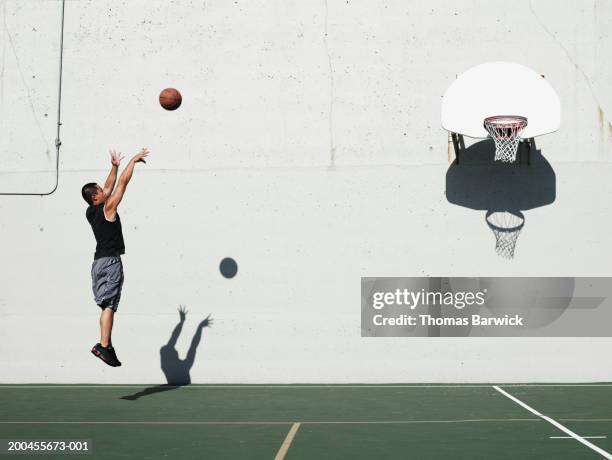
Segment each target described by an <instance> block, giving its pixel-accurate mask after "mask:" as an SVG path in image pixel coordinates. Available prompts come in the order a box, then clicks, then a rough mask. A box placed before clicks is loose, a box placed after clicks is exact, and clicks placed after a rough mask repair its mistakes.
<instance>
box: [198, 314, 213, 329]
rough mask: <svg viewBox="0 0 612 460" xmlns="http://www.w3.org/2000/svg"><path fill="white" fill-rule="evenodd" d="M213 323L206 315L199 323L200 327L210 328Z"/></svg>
mask: <svg viewBox="0 0 612 460" xmlns="http://www.w3.org/2000/svg"><path fill="white" fill-rule="evenodd" d="M212 323H213V319H212V318H211V317H210V315H208V316H207V317H206V318H204V320H203V321H202V322H201V323H200V327H211V326H212Z"/></svg>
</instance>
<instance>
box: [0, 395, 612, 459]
mask: <svg viewBox="0 0 612 460" xmlns="http://www.w3.org/2000/svg"><path fill="white" fill-rule="evenodd" d="M129 398H131V399H129ZM611 401H612V384H585V385H580V384H565V385H562V384H559V385H554V384H553V385H527V384H524V385H516V384H515V385H493V386H492V385H484V384H483V385H431V384H430V385H191V386H186V387H178V388H164V387H155V386H152V387H144V386H141V385H4V386H2V387H0V402H1V404H2V407H3V408H4V410H3V412H2V415H1V421H0V430H1V432H0V436H1V437H2V438H11V437H15V436H19V437H22V438H23V437H32V438H37V439H46V438H48V439H59V438H63V439H70V438H73V439H81V440H93V451H92V452H91V454H90V455H89V456H88V457H87V458H100V459H103V458H122V457H129V458H149V459H158V458H159V459H161V458H168V457H173V458H270V459H273V458H276V459H282V458H287V459H300V458H304V459H310V458H364V459H365V458H373V457H378V458H407V457H418V458H432V459H434V458H451V457H452V458H466V459H467V458H475V457H480V458H499V459H505V458H508V459H511V458H534V459H536V458H558V459H590V458H593V459H596V458H602V457H603V458H612V454H610V453H609V452H610V450H612V443H611V440H610V436H611V433H612V431H611V428H612V418H610V411H611V410H612V406H611V405H610V404H611Z"/></svg>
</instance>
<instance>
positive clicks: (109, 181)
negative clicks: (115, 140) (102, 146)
mask: <svg viewBox="0 0 612 460" xmlns="http://www.w3.org/2000/svg"><path fill="white" fill-rule="evenodd" d="M110 157H111V170H110V173H109V174H108V177H107V178H106V182H104V187H103V188H102V190H104V194H105V195H106V196H109V195H110V194H111V193H113V189H114V188H115V183H116V182H117V171H118V169H119V163H121V160H123V156H122V155H121V152H119V153H117V152H115V151H114V150H111V151H110Z"/></svg>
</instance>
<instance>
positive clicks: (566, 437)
mask: <svg viewBox="0 0 612 460" xmlns="http://www.w3.org/2000/svg"><path fill="white" fill-rule="evenodd" d="M549 438H550V439H574V438H572V437H571V436H549ZM583 438H584V439H606V436H583Z"/></svg>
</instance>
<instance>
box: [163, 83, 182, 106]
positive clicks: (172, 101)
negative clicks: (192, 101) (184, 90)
mask: <svg viewBox="0 0 612 460" xmlns="http://www.w3.org/2000/svg"><path fill="white" fill-rule="evenodd" d="M181 102H183V97H182V96H181V93H179V91H178V90H177V89H174V88H166V89H164V90H162V92H161V93H159V103H160V105H161V106H162V107H163V108H164V109H166V110H176V109H178V108H179V107H180V106H181Z"/></svg>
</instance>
